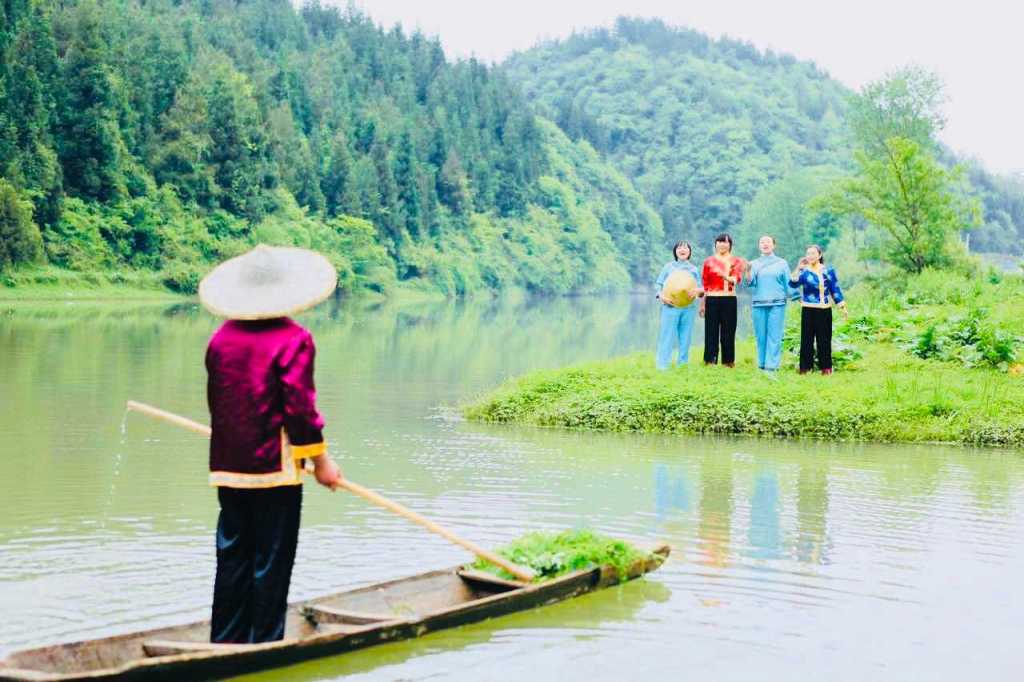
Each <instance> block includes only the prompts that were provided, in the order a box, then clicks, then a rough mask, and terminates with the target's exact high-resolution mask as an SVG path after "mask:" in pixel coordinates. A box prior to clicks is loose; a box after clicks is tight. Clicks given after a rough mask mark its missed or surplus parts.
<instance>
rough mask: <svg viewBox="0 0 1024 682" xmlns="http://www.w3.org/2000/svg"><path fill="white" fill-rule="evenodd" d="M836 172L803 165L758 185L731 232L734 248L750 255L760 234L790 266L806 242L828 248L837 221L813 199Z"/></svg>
mask: <svg viewBox="0 0 1024 682" xmlns="http://www.w3.org/2000/svg"><path fill="white" fill-rule="evenodd" d="M839 173H840V171H839V170H838V169H835V168H830V167H812V168H806V169H802V170H799V171H795V172H793V173H790V174H789V175H786V176H785V177H782V178H779V179H778V180H774V181H772V182H770V183H768V184H767V185H765V186H764V187H762V188H761V189H760V190H759V191H758V193H757V194H756V195H755V196H754V199H753V201H751V202H750V203H749V204H748V205H747V207H746V208H745V209H744V210H743V222H742V223H740V225H739V226H738V227H737V228H736V229H735V230H734V231H733V233H732V235H733V238H734V239H735V241H736V244H737V245H738V246H737V250H741V251H743V252H744V253H750V254H751V255H753V253H754V249H755V248H756V245H757V241H758V239H760V237H761V236H762V235H764V234H769V235H771V236H772V237H774V238H775V253H776V254H777V255H779V256H782V257H783V258H786V259H787V260H788V261H789V262H790V264H792V265H795V264H796V262H797V260H799V259H800V258H801V257H803V255H804V251H805V249H806V248H807V246H808V245H809V244H817V245H818V246H820V247H821V248H823V249H828V247H829V244H831V243H832V241H833V240H834V239H836V238H837V237H838V236H839V228H840V220H839V218H838V216H837V215H836V214H834V213H832V212H831V211H829V210H827V208H821V207H817V206H815V205H814V204H813V201H814V199H815V198H817V197H818V196H819V194H820V193H821V192H822V191H823V190H824V189H825V188H826V187H827V185H828V183H829V182H830V181H831V180H833V179H835V178H836V177H837V176H838V175H839Z"/></svg>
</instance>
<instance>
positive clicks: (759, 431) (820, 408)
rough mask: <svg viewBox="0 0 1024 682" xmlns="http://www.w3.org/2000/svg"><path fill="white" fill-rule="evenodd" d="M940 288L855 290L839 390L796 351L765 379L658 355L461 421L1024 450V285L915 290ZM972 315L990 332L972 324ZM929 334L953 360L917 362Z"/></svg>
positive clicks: (744, 354)
mask: <svg viewBox="0 0 1024 682" xmlns="http://www.w3.org/2000/svg"><path fill="white" fill-rule="evenodd" d="M929 278H932V279H935V278H934V277H933V276H932V275H930V274H927V275H925V276H923V277H922V278H918V279H915V280H912V281H911V282H909V283H907V289H906V290H896V291H894V292H893V293H891V294H890V293H887V291H888V289H887V288H885V287H877V288H876V287H870V286H862V287H857V288H855V289H854V290H853V291H852V292H851V295H850V304H851V308H852V317H853V319H851V322H850V323H849V324H840V325H837V328H836V340H837V345H839V344H842V345H844V346H845V347H847V348H849V350H848V351H847V352H845V356H846V357H845V358H844V362H843V363H842V364H840V365H838V366H839V367H840V369H837V370H836V373H835V374H834V375H832V376H830V377H825V376H821V375H818V374H808V375H803V376H801V375H799V374H798V373H797V372H796V371H795V368H794V364H795V353H793V352H792V351H793V350H795V349H793V348H792V344H790V348H789V349H788V350H787V352H786V354H785V355H786V359H785V361H784V367H783V369H782V370H781V371H779V372H777V373H775V374H774V375H766V374H764V373H762V372H760V371H758V370H757V369H756V367H755V365H754V347H753V343H752V342H750V341H747V342H741V343H740V344H738V358H737V360H738V362H737V367H736V368H735V369H728V368H724V367H717V366H712V367H705V366H702V365H701V364H700V363H699V352H698V351H697V349H694V351H693V352H691V358H694V355H695V354H696V358H695V359H696V360H697V362H696V363H694V364H692V365H689V366H682V367H679V368H676V369H673V370H669V371H666V372H658V371H656V370H655V369H654V359H653V353H641V354H636V355H631V356H627V357H621V358H616V359H613V360H608V361H604V362H596V363H590V364H586V365H580V366H576V367H569V368H564V369H557V370H549V371H541V372H534V373H531V374H528V375H526V376H524V377H522V378H519V379H516V380H512V381H510V382H508V383H506V384H505V385H503V386H501V387H499V388H498V389H497V390H496V391H495V392H494V393H492V394H491V395H489V396H486V397H485V398H483V399H482V400H480V401H478V402H476V403H475V404H472V405H469V406H467V407H465V408H464V410H463V411H464V414H465V415H466V417H467V418H469V419H471V420H476V421H484V422H498V423H516V424H530V425H537V426H550V427H563V428H572V429H590V430H601V431H615V432H650V433H679V434H684V433H689V434H704V433H710V434H744V435H753V436H767V437H785V438H816V439H826V440H860V441H878V442H953V443H965V444H977V445H997V446H1012V447H1022V446H1024V373H1022V372H1021V370H1022V369H1024V368H1022V367H1021V365H1020V360H1021V345H1022V344H1021V338H1020V334H1021V333H1022V331H1024V329H1022V326H1024V283H1022V282H1021V281H1020V279H1019V278H1013V279H1010V280H1002V281H998V282H997V281H988V280H987V279H983V280H979V279H977V278H975V279H972V280H964V279H957V278H955V277H948V276H944V277H943V278H941V282H931V284H932V285H933V286H931V287H927V286H926V287H923V289H924V291H928V292H932V293H933V294H934V295H933V296H932V297H930V298H929V297H926V296H919V294H920V292H919V291H918V290H917V289H915V288H914V287H917V286H918V285H920V284H922V283H925V284H928V283H929V281H928V279H929ZM940 284H941V286H939V285H940ZM915 297H917V298H920V299H921V300H919V301H918V302H909V301H912V300H914V299H915ZM908 299H909V300H908ZM864 301H868V302H870V305H865V304H864V303H863V302H864ZM970 311H974V312H975V313H976V315H975V317H977V315H980V316H981V321H980V322H977V323H971V324H968V323H967V322H965V320H969V319H971V315H970V314H969V312H970ZM978 311H980V312H978ZM796 317H797V316H796V315H793V314H790V315H789V318H790V320H791V321H794V320H793V318H796ZM972 325H973V326H972ZM931 327H936V328H938V329H940V330H941V331H940V332H934V333H932V337H933V340H934V337H935V335H936V334H938V336H939V337H940V338H941V339H942V341H941V343H939V344H938V347H940V348H944V349H945V350H944V351H943V352H942V353H941V354H940V353H936V354H934V356H932V357H928V358H922V357H918V356H916V355H915V354H914V352H913V349H914V348H915V347H917V346H919V345H921V344H922V343H923V342H922V340H921V339H922V337H924V336H926V335H927V334H928V329H929V328H931ZM965 329H966V330H967V331H964V330H965ZM652 343H653V341H652Z"/></svg>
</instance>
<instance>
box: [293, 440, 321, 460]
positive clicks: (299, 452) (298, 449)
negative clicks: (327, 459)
mask: <svg viewBox="0 0 1024 682" xmlns="http://www.w3.org/2000/svg"><path fill="white" fill-rule="evenodd" d="M325 452H327V443H326V441H320V442H319V443H310V444H309V445H292V459H311V458H313V457H319V456H320V455H322V454H324V453H325Z"/></svg>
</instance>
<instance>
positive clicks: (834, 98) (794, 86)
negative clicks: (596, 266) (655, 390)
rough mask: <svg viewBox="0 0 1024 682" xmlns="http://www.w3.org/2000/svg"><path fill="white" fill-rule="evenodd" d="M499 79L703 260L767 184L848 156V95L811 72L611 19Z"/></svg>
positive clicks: (743, 49) (530, 56)
mask: <svg viewBox="0 0 1024 682" xmlns="http://www.w3.org/2000/svg"><path fill="white" fill-rule="evenodd" d="M506 68H507V69H508V71H509V74H510V75H511V76H512V77H513V78H515V79H516V80H517V81H519V82H521V83H522V84H523V88H524V90H525V91H526V93H527V94H528V95H529V96H530V98H531V99H533V100H534V101H536V102H537V103H538V105H539V106H540V107H541V112H542V113H543V114H545V115H546V116H548V117H550V118H553V119H555V120H556V121H557V122H558V123H559V125H560V126H561V127H562V128H563V129H564V130H565V131H566V132H567V133H568V134H569V136H570V137H573V138H574V139H576V138H585V139H587V140H588V141H589V142H590V143H591V144H593V145H594V147H596V148H597V149H598V150H599V151H601V152H604V153H606V154H607V155H608V157H609V158H610V159H611V160H612V161H613V162H614V163H615V164H616V165H617V166H618V167H619V168H621V169H622V170H623V171H624V172H625V173H626V174H627V175H628V176H630V177H631V178H632V179H633V180H634V181H635V182H636V184H637V187H638V189H639V190H640V191H641V192H642V193H643V194H644V196H645V197H647V199H648V200H649V201H651V203H652V204H653V205H654V206H655V207H656V209H657V210H658V211H659V213H660V214H661V217H662V220H663V222H664V224H665V228H666V233H667V235H668V236H669V237H670V238H671V240H672V241H674V239H677V238H688V239H690V240H691V241H694V242H695V243H696V244H697V245H699V246H700V248H701V249H702V251H703V252H705V253H706V252H708V250H709V249H710V240H711V238H712V237H713V235H714V234H715V233H717V232H720V231H726V230H730V231H731V230H735V229H736V226H737V225H739V224H740V222H741V219H742V217H743V211H744V207H745V206H746V205H747V204H748V203H749V202H750V201H751V200H752V199H753V198H754V196H755V195H756V194H757V192H758V190H760V189H761V188H762V187H764V186H765V184H767V183H768V182H770V181H772V180H774V179H778V178H780V177H783V176H785V175H788V174H789V173H790V172H793V171H795V170H797V169H799V168H802V167H805V166H811V165H820V164H830V163H831V164H834V165H840V164H841V163H842V162H843V161H844V159H845V157H846V150H847V149H848V147H847V145H846V143H845V141H844V135H845V133H844V128H843V124H842V122H841V118H842V116H843V115H844V113H845V110H846V97H847V91H846V90H845V88H843V87H842V86H841V85H840V84H838V83H837V82H836V81H833V80H831V79H829V78H828V77H827V76H826V75H825V74H823V73H822V72H820V71H819V70H818V69H817V68H816V67H815V66H814V65H812V64H810V63H807V62H798V61H797V60H795V59H793V58H791V57H788V56H784V55H776V54H773V53H770V52H769V53H763V52H760V51H758V50H756V49H755V48H753V47H752V46H751V45H749V44H746V43H741V42H736V41H733V40H729V39H722V40H711V39H709V38H708V37H707V36H705V35H703V34H700V33H698V32H696V31H690V30H686V29H673V28H669V27H667V26H665V25H664V24H663V23H661V22H660V21H656V20H650V21H648V20H634V19H619V20H618V22H617V23H616V25H615V28H614V29H613V30H607V29H600V30H596V31H592V32H588V33H583V34H578V35H575V36H573V37H572V38H569V39H567V40H565V41H558V42H552V43H547V44H544V45H541V46H539V47H536V48H534V49H532V50H529V51H527V52H525V53H522V54H519V55H516V56H514V57H513V58H511V59H510V60H509V62H508V64H507V66H506ZM760 229H761V230H766V229H769V227H768V226H762V227H761V228H760ZM772 229H773V228H772Z"/></svg>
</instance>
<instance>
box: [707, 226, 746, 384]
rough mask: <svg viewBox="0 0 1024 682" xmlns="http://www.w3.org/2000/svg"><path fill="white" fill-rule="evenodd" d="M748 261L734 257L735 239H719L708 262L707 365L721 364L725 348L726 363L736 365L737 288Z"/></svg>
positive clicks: (728, 237) (723, 234)
mask: <svg viewBox="0 0 1024 682" xmlns="http://www.w3.org/2000/svg"><path fill="white" fill-rule="evenodd" d="M746 264H747V263H746V261H745V260H743V259H742V258H739V257H737V256H734V255H732V237H730V236H729V235H728V234H725V233H722V234H720V235H718V236H717V237H715V252H714V253H713V254H712V255H710V256H708V258H707V260H705V261H704V269H703V271H702V273H701V278H702V280H703V282H704V291H705V298H704V299H703V300H701V304H700V305H701V307H700V315H701V317H703V318H704V363H705V364H708V365H714V364H717V363H718V358H719V355H718V350H719V345H721V350H722V355H721V358H722V364H723V365H725V366H727V367H734V366H735V365H736V285H738V284H739V283H740V281H741V280H742V279H743V270H744V269H745V268H746Z"/></svg>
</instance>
